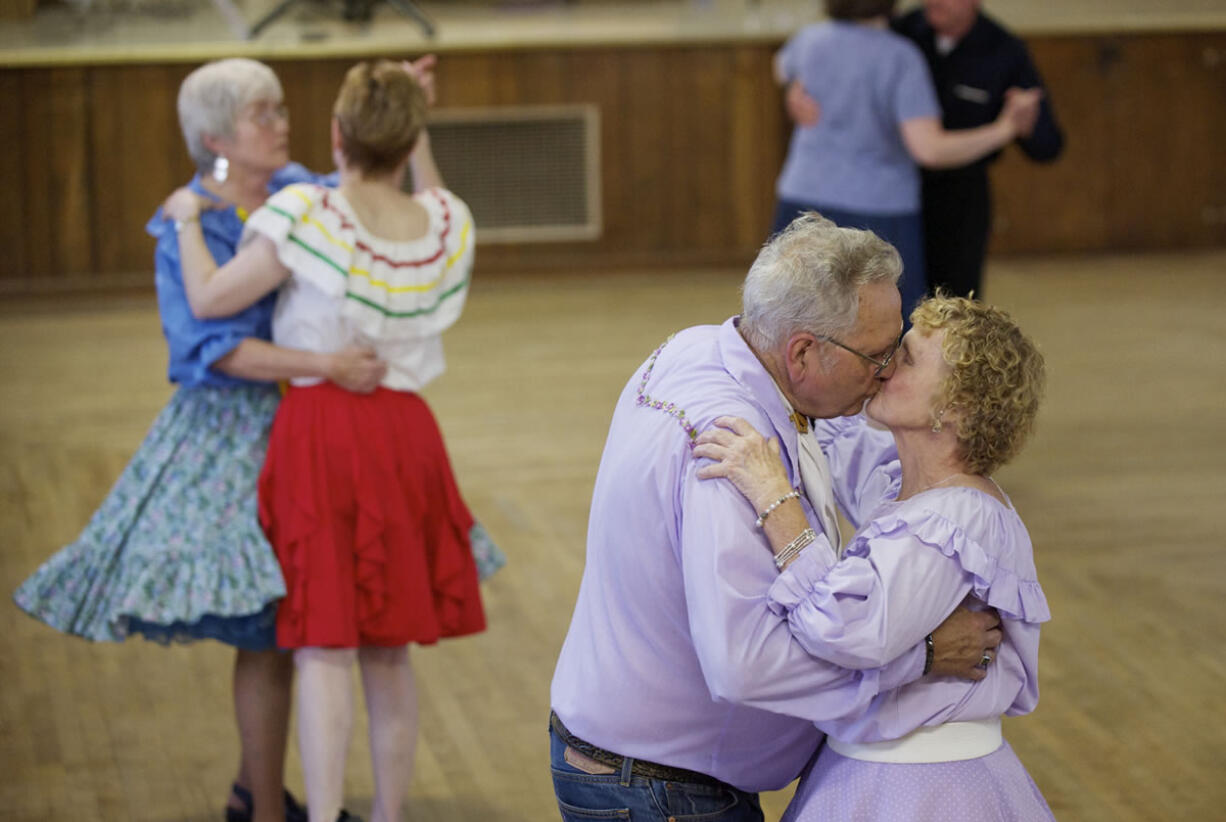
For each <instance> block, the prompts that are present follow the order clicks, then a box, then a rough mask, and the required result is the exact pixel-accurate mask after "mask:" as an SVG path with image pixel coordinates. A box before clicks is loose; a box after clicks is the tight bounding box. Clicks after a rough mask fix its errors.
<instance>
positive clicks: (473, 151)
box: [406, 105, 601, 243]
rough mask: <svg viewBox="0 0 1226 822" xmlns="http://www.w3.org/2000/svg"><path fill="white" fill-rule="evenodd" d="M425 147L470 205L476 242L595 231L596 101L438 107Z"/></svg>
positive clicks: (585, 236) (572, 236) (560, 237)
mask: <svg viewBox="0 0 1226 822" xmlns="http://www.w3.org/2000/svg"><path fill="white" fill-rule="evenodd" d="M430 147H431V149H433V151H434V159H435V162H437V163H438V168H439V172H440V173H441V174H442V175H443V180H444V181H446V184H447V187H448V188H449V189H451V190H452V191H454V192H455V193H456V194H457V195H459V197H460V198H461V199H462V200H464V202H466V203H468V207H469V208H471V209H472V212H473V217H474V218H475V220H476V223H477V241H478V242H479V243H481V242H487V243H535V242H549V241H564V240H591V239H595V238H596V237H599V236H600V232H601V215H600V112H599V110H598V109H597V108H596V106H593V105H567V106H508V107H498V108H471V109H469V108H466V109H439V110H436V111H434V112H432V113H431V115H430ZM406 184H410V183H409V182H408V181H406Z"/></svg>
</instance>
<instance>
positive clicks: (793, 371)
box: [784, 331, 818, 383]
mask: <svg viewBox="0 0 1226 822" xmlns="http://www.w3.org/2000/svg"><path fill="white" fill-rule="evenodd" d="M817 355H818V351H817V338H816V337H814V336H813V335H812V334H810V333H808V332H807V331H798V332H797V333H795V334H793V335H792V336H790V337H788V342H787V348H785V349H784V366H785V367H786V369H787V375H788V380H789V381H791V382H793V383H795V382H799V381H800V380H801V379H802V378H803V377H804V374H805V370H806V369H807V368H809V367H812V365H813V363H812V362H810V360H812V359H813V358H814V357H816V356H817Z"/></svg>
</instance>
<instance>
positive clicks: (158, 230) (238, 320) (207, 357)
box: [145, 163, 336, 387]
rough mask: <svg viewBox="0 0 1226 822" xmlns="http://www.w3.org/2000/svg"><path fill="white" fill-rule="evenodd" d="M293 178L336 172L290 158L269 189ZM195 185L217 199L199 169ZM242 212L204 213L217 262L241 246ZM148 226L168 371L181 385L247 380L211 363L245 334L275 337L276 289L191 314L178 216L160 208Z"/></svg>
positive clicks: (311, 179)
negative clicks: (202, 314) (219, 312)
mask: <svg viewBox="0 0 1226 822" xmlns="http://www.w3.org/2000/svg"><path fill="white" fill-rule="evenodd" d="M293 183H320V184H322V185H335V184H336V178H335V175H321V174H316V173H314V172H312V171H309V170H308V169H306V168H305V167H303V166H301V165H298V164H297V163H290V164H289V165H287V166H285V167H284V168H282V169H280V170H279V171H277V172H276V173H275V174H273V176H272V179H271V180H270V181H269V183H268V193H269V194H274V193H276V192H278V191H280V190H281V189H282V188H285V186H287V185H291V184H293ZM188 185H189V187H190V188H191V189H192V191H195V192H196V193H197V194H200V195H203V196H205V197H210V198H212V199H216V198H215V197H213V195H212V194H210V193H209V192H208V191H207V190H206V189H205V188H204V186H203V185H201V183H200V175H199V174H197V175H196V176H195V177H193V178H192V181H191V182H190V183H189V184H188ZM243 219H244V218H243V217H242V216H239V214H238V210H237V209H236V208H234V207H233V206H231V207H230V208H226V209H214V210H209V211H202V212H201V213H200V227H201V229H203V231H204V241H205V244H206V245H208V248H209V251H210V252H211V253H212V255H213V259H214V260H216V261H217V264H218V265H224V264H225V263H227V262H228V261H229V260H230V259H231V258H232V257H233V256H234V253H235V251H236V250H237V249H238V241H239V238H241V237H242V234H243ZM145 230H146V231H148V232H149V234H150V235H151V236H152V237H154V238H155V239H156V240H157V250H156V251H155V252H154V257H153V260H154V271H155V274H154V278H155V283H156V285H157V293H158V310H159V312H160V314H161V317H162V334H163V335H165V337H166V343H167V344H168V345H169V347H170V364H169V366H168V367H167V377H168V378H169V379H170V381H171V382H174V383H178V384H179V385H182V386H203V385H207V386H214V387H221V386H233V385H245V384H247V383H249V382H250V381H249V380H244V379H240V378H238V377H231V376H229V375H227V374H223V373H221V372H220V371H214V370H213V364H214V363H215V362H217V361H218V360H219V359H221V358H222V357H224V356H226V355H227V354H229V353H230V352H231V351H233V350H234V349H235V348H236V347H237V346H238V344H239V343H240V342H241V341H242V340H243V339H245V338H247V337H255V338H257V339H261V340H271V339H272V312H273V308H274V307H275V306H276V303H277V294H276V292H275V291H274V292H273V293H271V294H268V295H266V296H264V297H263V298H262V299H260V301H259V302H257V303H255V304H254V305H251V306H249V307H247V308H246V309H244V310H242V311H240V312H238V313H237V314H234V315H232V316H230V317H223V318H220V319H213V320H201V319H197V318H196V317H194V316H192V309H191V306H190V305H189V304H188V302H187V292H186V291H185V290H184V288H183V266H182V262H181V261H180V259H179V237H178V235H177V234H176V233H175V227H174V221H173V220H171V219H169V218H167V217H165V216H164V215H163V214H162V210H161V209H160V208H159V209H158V211H157V213H155V214H154V215H153V217H152V218H151V219H150V220H149V224H148V225H147V226H145Z"/></svg>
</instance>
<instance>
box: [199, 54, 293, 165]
mask: <svg viewBox="0 0 1226 822" xmlns="http://www.w3.org/2000/svg"><path fill="white" fill-rule="evenodd" d="M281 98H282V92H281V82H280V81H279V80H277V75H276V74H274V73H273V70H272V69H270V68H269V67H268V66H266V65H264V64H263V63H260V62H257V61H255V60H248V59H247V58H245V57H232V58H229V59H226V60H215V61H214V62H212V63H205V64H204V65H203V66H201V67H200V68H198V69H196V70H195V71H193V72H192V73H191V74H189V75H187V77H186V78H185V79H184V80H183V85H181V86H179V127H180V128H182V129H183V140H184V141H185V142H186V143H187V153H188V154H190V155H191V157H192V160H193V161H194V162H195V163H196V167H197V168H198V169H200V170H201V171H208V170H209V169H210V168H212V166H213V160H214V159H216V156H217V155H216V154H214V153H213V152H212V151H210V150H209V149H208V148H207V147H206V146H205V145H204V138H205V136H206V135H212V136H214V137H233V136H234V123H235V121H236V120H237V119H238V114H239V112H240V111H242V110H243V107H244V106H246V105H247V104H248V103H250V102H251V101H252V100H259V99H272V100H278V101H279V100H280V99H281Z"/></svg>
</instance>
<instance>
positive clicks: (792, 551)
mask: <svg viewBox="0 0 1226 822" xmlns="http://www.w3.org/2000/svg"><path fill="white" fill-rule="evenodd" d="M815 539H817V532H816V531H814V530H813V529H812V528H806V529H805V530H803V531H801V532H800V535H799V536H797V537H796V539H794V540H792V541H791V542H789V543H788V544H787V545H786V546H784V549H783V550H782V551H780V552H779V553H777V554H775V567H776V568H778V569H779V570H780V571H782V570H783V568H784V566H785V565H787V564H788V563H789V562H791V561H792V560H794V559H796V556H797V555H798V554H799V553H800V552H801V551H803V550H804V549H805V548H806V547H808V546H809V545H811V544H812V543H813V540H815Z"/></svg>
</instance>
